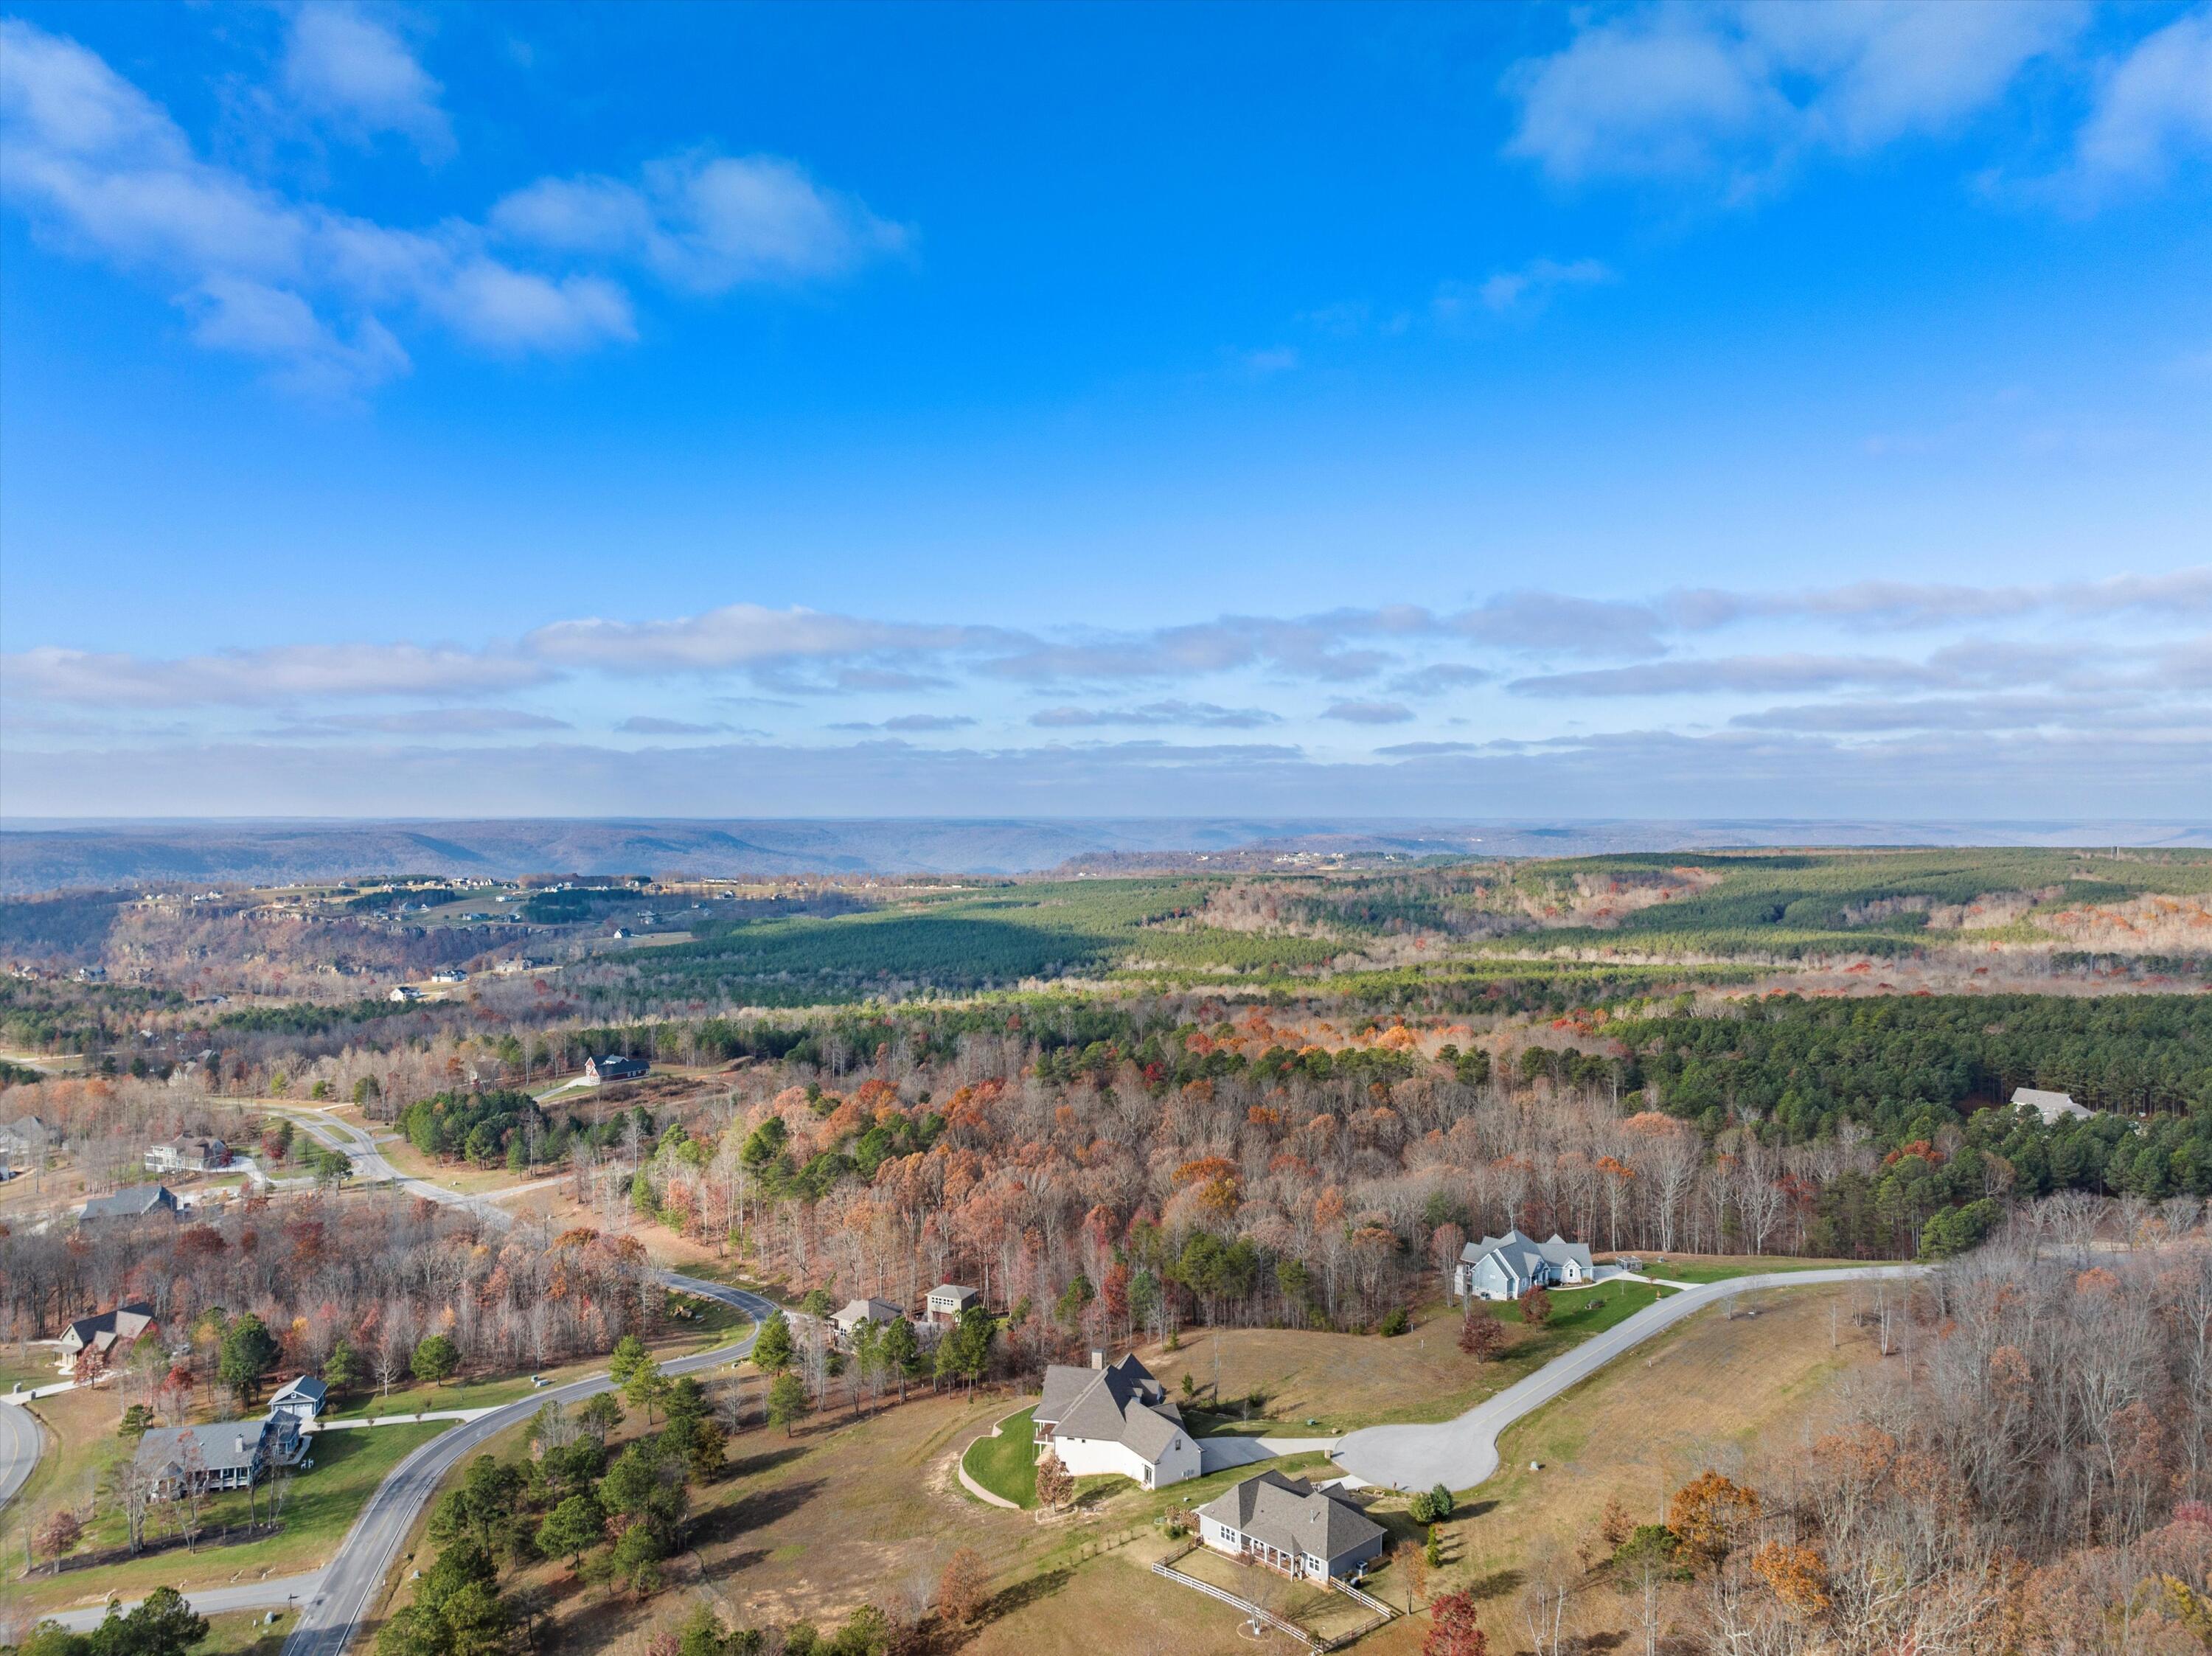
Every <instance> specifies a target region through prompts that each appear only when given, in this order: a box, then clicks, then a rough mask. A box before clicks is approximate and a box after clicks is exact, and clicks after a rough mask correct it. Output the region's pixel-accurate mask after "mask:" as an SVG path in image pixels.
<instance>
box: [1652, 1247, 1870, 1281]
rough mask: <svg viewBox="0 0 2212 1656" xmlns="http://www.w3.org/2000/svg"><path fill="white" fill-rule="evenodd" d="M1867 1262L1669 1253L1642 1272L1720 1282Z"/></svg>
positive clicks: (1866, 1262)
mask: <svg viewBox="0 0 2212 1656" xmlns="http://www.w3.org/2000/svg"><path fill="white" fill-rule="evenodd" d="M1868 1263H1869V1261H1867V1260H1865V1259H1776V1258H1774V1257H1773V1256H1772V1255H1771V1254H1770V1255H1768V1256H1766V1257H1765V1258H1757V1257H1753V1256H1749V1255H1733V1256H1729V1255H1703V1256H1699V1255H1692V1256H1689V1257H1686V1258H1674V1257H1672V1256H1670V1257H1669V1258H1668V1260H1667V1263H1666V1264H1664V1265H1661V1264H1659V1263H1658V1262H1657V1261H1656V1260H1646V1261H1645V1262H1644V1275H1645V1276H1647V1277H1665V1278H1667V1279H1668V1281H1669V1282H1675V1283H1723V1282H1726V1281H1727V1280H1728V1279H1729V1277H1759V1276H1764V1275H1766V1274H1767V1273H1769V1272H1772V1271H1832V1270H1835V1269H1837V1268H1838V1267H1839V1266H1845V1265H1866V1264H1868Z"/></svg>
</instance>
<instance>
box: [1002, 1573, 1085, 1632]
mask: <svg viewBox="0 0 2212 1656" xmlns="http://www.w3.org/2000/svg"><path fill="white" fill-rule="evenodd" d="M1074 1579H1075V1571H1074V1569H1073V1568H1072V1567H1071V1566H1069V1565H1066V1564H1062V1565H1060V1566H1059V1567H1058V1568H1054V1569H1048V1570H1046V1571H1044V1572H1043V1573H1042V1574H1037V1575H1032V1576H1030V1577H1029V1578H1027V1579H1026V1580H1020V1581H1017V1582H1015V1583H1014V1585H1013V1586H1011V1587H1007V1588H1006V1589H1004V1590H1003V1591H1002V1592H996V1593H994V1594H993V1595H992V1597H991V1601H990V1602H989V1603H988V1604H985V1605H984V1606H983V1613H982V1615H981V1617H979V1618H978V1619H979V1620H981V1621H984V1622H995V1621H998V1620H1000V1618H1001V1617H1007V1616H1012V1614H1013V1613H1014V1612H1015V1611H1018V1610H1026V1609H1028V1608H1029V1606H1030V1605H1031V1604H1037V1603H1039V1602H1041V1601H1042V1600H1044V1599H1047V1598H1051V1597H1052V1596H1053V1594H1054V1593H1055V1592H1059V1591H1060V1589H1061V1588H1062V1587H1064V1586H1066V1585H1067V1584H1068V1583H1069V1582H1070V1581H1072V1580H1074Z"/></svg>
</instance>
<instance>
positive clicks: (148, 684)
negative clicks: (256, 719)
mask: <svg viewBox="0 0 2212 1656" xmlns="http://www.w3.org/2000/svg"><path fill="white" fill-rule="evenodd" d="M548 677H550V671H549V670H548V669H547V668H546V666H545V665H544V664H543V663H542V662H537V661H531V660H526V659H524V658H520V657H517V656H514V655H512V654H508V653H505V652H491V651H476V650H464V649H459V648H456V647H453V646H445V645H417V644H289V645H277V646H271V647H270V648H267V649H260V650H225V651H219V652H215V653H213V654H210V655H199V656H183V657H179V658H173V659H170V660H160V659H155V658H147V657H143V656H131V655H123V654H119V653H115V652H108V653H95V652H91V651H86V650H63V649H56V648H52V647H51V646H40V647H39V648H36V649H31V650H25V651H22V652H19V653H16V654H14V655H10V656H8V657H6V658H0V683H4V684H5V686H6V687H7V689H8V693H9V695H18V696H28V697H33V698H35V699H38V700H41V701H64V702H76V703H80V704H84V705H90V706H105V707H204V706H233V707H268V706H271V705H276V704H279V703H283V702H286V701H296V700H299V699H301V698H303V697H320V696H387V695H487V694H491V693H494V692H497V691H501V690H511V689H514V688H519V687H521V686H524V685H529V684H537V683H541V682H544V680H545V679H546V678H548Z"/></svg>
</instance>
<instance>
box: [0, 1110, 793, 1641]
mask: <svg viewBox="0 0 2212 1656" xmlns="http://www.w3.org/2000/svg"><path fill="white" fill-rule="evenodd" d="M264 1107H265V1106H264ZM285 1113H287V1114H288V1115H290V1116H291V1117H292V1118H293V1119H295V1120H296V1121H298V1122H299V1123H300V1125H302V1126H304V1127H305V1128H306V1129H307V1131H308V1132H309V1133H311V1134H312V1135H313V1137H317V1138H319V1139H320V1140H321V1141H322V1142H323V1143H325V1144H329V1145H331V1146H332V1147H333V1148H335V1149H342V1150H343V1151H344V1152H345V1153H346V1154H347V1156H349V1157H351V1158H352V1161H353V1165H354V1172H355V1174H356V1175H357V1176H359V1177H362V1178H365V1179H389V1180H392V1181H394V1182H395V1183H396V1184H398V1185H400V1186H404V1187H405V1188H406V1189H407V1190H408V1191H410V1192H412V1193H413V1194H415V1195H417V1196H427V1197H428V1198H430V1199H431V1200H432V1201H434V1202H442V1203H445V1204H447V1205H448V1206H452V1207H467V1208H473V1209H474V1210H476V1211H477V1212H478V1213H480V1214H482V1215H483V1216H484V1217H485V1218H487V1219H489V1220H491V1221H492V1222H495V1223H499V1224H506V1223H508V1222H512V1221H513V1217H514V1216H513V1214H511V1213H509V1212H507V1210H504V1209H502V1208H501V1207H498V1206H496V1205H495V1204H494V1203H493V1202H492V1201H490V1200H488V1199H486V1198H480V1197H474V1196H465V1195H462V1194H461V1193H460V1192H457V1191H450V1190H441V1189H439V1187H438V1186H435V1185H432V1184H428V1183H425V1182H424V1181H423V1180H419V1179H410V1178H409V1177H407V1176H406V1175H404V1174H402V1173H400V1172H399V1170H398V1168H394V1167H393V1166H392V1164H391V1163H390V1162H387V1161H386V1160H385V1159H384V1156H383V1155H382V1153H381V1152H380V1151H379V1150H378V1149H377V1148H376V1143H375V1141H374V1139H373V1138H371V1137H369V1135H368V1132H367V1131H364V1130H363V1129H362V1128H360V1127H357V1126H356V1125H354V1124H353V1123H351V1122H349V1121H343V1120H338V1119H333V1118H332V1117H331V1116H328V1115H325V1114H324V1113H322V1112H320V1111H317V1110H307V1109H298V1108H293V1109H288V1110H287V1111H286V1112H285ZM659 1277H660V1280H661V1282H662V1283H665V1284H666V1285H667V1286H668V1287H670V1288H672V1289H677V1290H678V1291H679V1292H681V1293H685V1294H692V1295H697V1296H699V1297H700V1298H701V1299H707V1300H716V1301H720V1302H721V1303H722V1304H724V1305H728V1306H734V1307H737V1308H738V1310H740V1311H743V1312H744V1313H745V1314H746V1315H748V1316H750V1317H751V1318H752V1319H754V1320H755V1321H756V1322H758V1321H759V1320H760V1319H762V1318H763V1317H766V1316H768V1315H769V1313H771V1312H773V1311H774V1310H775V1305H774V1304H773V1303H772V1302H771V1301H768V1300H764V1299H763V1298H762V1297H761V1296H760V1295H757V1294H748V1293H746V1292H745V1291H744V1289H741V1288H731V1287H728V1286H726V1284H724V1283H710V1282H708V1281H706V1280H704V1279H703V1278H701V1277H686V1276H684V1275H683V1274H681V1273H680V1272H677V1271H661V1272H659ZM754 1338H755V1336H754V1335H752V1334H748V1335H747V1336H746V1337H745V1338H744V1339H742V1340H738V1341H734V1342H732V1343H730V1344H725V1345H719V1346H716V1347H715V1348H714V1350H710V1351H702V1352H699V1353H697V1354H696V1355H695V1356H688V1357H677V1358H673V1359H671V1360H670V1361H669V1362H665V1363H664V1364H662V1365H661V1372H662V1373H663V1374H694V1373H696V1372H698V1371H700V1370H702V1369H707V1368H715V1367H717V1366H718V1365H720V1364H724V1363H728V1362H735V1361H736V1360H737V1359H738V1357H740V1356H744V1354H745V1353H746V1352H748V1351H750V1350H752V1343H753V1339H754ZM612 1385H613V1381H612V1380H611V1379H610V1378H609V1377H608V1376H606V1375H605V1374H595V1375H593V1376H592V1377H591V1378H589V1379H587V1380H573V1381H571V1382H570V1383H569V1384H568V1385H566V1386H552V1387H549V1388H548V1389H547V1390H545V1391H543V1392H538V1393H537V1394H536V1395H535V1396H533V1397H529V1398H522V1399H521V1400H520V1401H519V1402H515V1403H511V1404H507V1405H506V1406H505V1407H504V1408H500V1409H495V1410H489V1412H487V1413H485V1414H483V1415H481V1416H478V1417H477V1418H476V1419H474V1420H471V1421H467V1422H464V1423H462V1424H461V1425H459V1426H457V1427H455V1428H454V1429H453V1430H452V1431H449V1432H441V1433H440V1434H439V1435H437V1436H436V1437H435V1438H432V1439H431V1440H430V1441H428V1443H426V1444H424V1445H422V1447H420V1448H418V1449H416V1451H415V1452H414V1453H412V1454H410V1455H409V1456H408V1457H407V1459H404V1460H403V1461H401V1462H400V1463H399V1465H397V1466H395V1467H393V1468H392V1471H391V1472H390V1473H388V1474H387V1475H386V1477H385V1480H384V1482H383V1483H380V1484H379V1485H378V1486H377V1488H376V1492H375V1494H374V1495H371V1496H370V1497H369V1498H368V1505H366V1506H365V1507H362V1511H361V1515H360V1516H359V1517H358V1518H356V1519H355V1520H354V1523H353V1527H352V1528H351V1529H350V1530H349V1531H347V1532H346V1536H345V1539H344V1540H343V1541H342V1542H340V1543H339V1544H338V1548H337V1552H336V1554H335V1555H334V1556H332V1558H331V1562H329V1563H328V1564H326V1565H325V1567H324V1568H322V1569H321V1570H319V1571H317V1572H315V1573H313V1574H309V1575H301V1576H287V1577H282V1578H276V1579H273V1580H268V1581H264V1582H259V1583H253V1584H246V1585H241V1586H234V1587H220V1588H210V1589H208V1590H207V1591H205V1592H198V1593H195V1594H194V1595H193V1596H192V1603H193V1605H194V1607H195V1608H197V1609H201V1610H207V1609H211V1608H221V1609H225V1610H258V1609H262V1608H264V1607H265V1608H270V1609H274V1608H276V1607H277V1606H279V1605H282V1604H285V1603H287V1602H289V1598H290V1597H292V1596H298V1597H299V1598H300V1599H301V1605H302V1608H301V1611H300V1619H299V1622H298V1623H296V1624H295V1626H294V1628H293V1629H292V1633H291V1636H290V1637H289V1638H288V1639H287V1640H286V1641H284V1650H283V1656H341V1653H343V1651H344V1650H345V1648H346V1647H347V1646H348V1645H349V1644H350V1643H351V1642H352V1641H353V1638H354V1635H355V1633H356V1631H357V1630H358V1629H359V1627H360V1625H361V1623H362V1621H363V1620H365V1619H366V1618H367V1617H368V1611H369V1607H370V1605H371V1604H373V1603H374V1600H375V1598H376V1596H377V1593H378V1591H379V1589H380V1588H381V1587H382V1586H383V1584H384V1578H385V1575H386V1572H387V1571H388V1570H389V1569H390V1568H391V1565H392V1558H393V1557H394V1556H396V1555H397V1554H398V1550H399V1548H400V1545H401V1544H402V1543H404V1541H405V1540H406V1538H407V1532H408V1531H409V1530H410V1528H412V1527H413V1526H414V1523H415V1519H416V1514H417V1513H420V1512H421V1511H422V1507H423V1506H424V1505H425V1504H426V1503H427V1502H428V1501H429V1499H430V1497H431V1496H432V1495H435V1494H436V1492H437V1489H438V1485H439V1483H441V1481H442V1480H443V1479H444V1477H445V1476H446V1474H447V1472H448V1471H452V1470H453V1467H454V1466H455V1465H457V1464H459V1462H460V1461H461V1460H462V1459H464V1458H465V1456H467V1455H469V1454H470V1453H473V1452H474V1451H475V1450H477V1448H479V1447H482V1445H483V1442H484V1441H485V1440H486V1439H488V1438H489V1437H491V1436H493V1435H495V1434H497V1433H500V1432H503V1431H505V1430H506V1429H507V1428H508V1427H510V1426H514V1425H518V1424H520V1422H523V1421H526V1420H527V1419H529V1418H530V1416H532V1415H533V1414H535V1413H536V1412H537V1411H538V1409H539V1408H541V1407H542V1406H543V1405H544V1404H547V1403H549V1402H554V1401H558V1402H561V1403H580V1402H581V1401H582V1400H583V1399H584V1398H588V1397H590V1396H592V1394H593V1393H594V1392H604V1391H606V1390H607V1389H609V1387H610V1386H612ZM0 1410H4V1411H5V1412H9V1413H13V1412H15V1411H14V1410H5V1409H4V1405H0ZM303 1582H304V1583H307V1584H309V1585H308V1586H307V1587H305V1588H304V1589H303V1587H302V1586H301V1584H302V1583H303ZM218 1598H220V1599H221V1600H222V1602H221V1604H217V1602H216V1601H217V1599H218ZM129 1607H130V1605H129V1604H125V1608H126V1609H128V1608H129ZM80 1614H82V1615H87V1616H90V1617H92V1620H93V1623H94V1625H96V1624H97V1623H98V1620H99V1612H98V1611H85V1612H81V1613H80Z"/></svg>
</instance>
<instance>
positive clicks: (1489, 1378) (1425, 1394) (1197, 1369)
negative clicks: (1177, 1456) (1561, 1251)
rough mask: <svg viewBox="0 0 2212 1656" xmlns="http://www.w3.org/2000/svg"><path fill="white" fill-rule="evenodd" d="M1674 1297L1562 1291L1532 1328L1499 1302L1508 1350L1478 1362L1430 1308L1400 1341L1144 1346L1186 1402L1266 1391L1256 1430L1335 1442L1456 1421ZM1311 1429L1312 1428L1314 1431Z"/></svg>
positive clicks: (1295, 1339) (1359, 1338)
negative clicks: (1185, 1383) (1188, 1386)
mask: <svg viewBox="0 0 2212 1656" xmlns="http://www.w3.org/2000/svg"><path fill="white" fill-rule="evenodd" d="M1665 1291H1666V1290H1664V1289H1656V1288H1652V1287H1649V1286H1647V1285H1645V1284H1644V1283H1620V1284H1613V1283H1607V1284H1606V1285H1605V1286H1603V1287H1601V1288H1595V1289H1579V1290H1577V1291H1576V1292H1573V1293H1560V1294H1554V1295H1553V1296H1552V1303H1553V1307H1555V1309H1554V1310H1553V1315H1552V1319H1551V1321H1550V1322H1549V1323H1548V1324H1547V1325H1545V1326H1544V1327H1543V1328H1541V1329H1534V1330H1532V1329H1529V1328H1527V1327H1525V1326H1523V1325H1522V1322H1521V1313H1520V1310H1519V1307H1516V1306H1511V1305H1503V1306H1494V1307H1491V1310H1492V1313H1494V1314H1495V1315H1496V1316H1497V1318H1498V1320H1499V1321H1500V1322H1501V1323H1504V1325H1505V1327H1506V1338H1507V1344H1506V1348H1505V1351H1504V1355H1503V1356H1500V1357H1498V1359H1497V1360H1495V1361H1494V1362H1477V1361H1475V1359H1474V1358H1473V1357H1470V1356H1468V1355H1467V1354H1466V1353H1465V1352H1463V1351H1462V1350H1460V1349H1459V1344H1458V1341H1459V1328H1460V1317H1459V1313H1458V1311H1457V1310H1455V1309H1452V1308H1449V1307H1445V1306H1443V1305H1441V1304H1430V1305H1427V1306H1424V1307H1421V1308H1420V1309H1419V1311H1418V1312H1416V1313H1415V1315H1414V1324H1413V1327H1412V1328H1411V1329H1410V1330H1408V1331H1407V1332H1406V1333H1403V1334H1401V1335H1399V1336H1398V1337H1397V1338H1395V1339H1385V1338H1383V1337H1382V1336H1380V1335H1376V1334H1323V1333H1316V1332H1313V1331H1309V1330H1304V1329H1289V1328H1223V1329H1212V1328H1196V1329H1189V1330H1186V1331H1184V1333H1183V1335H1182V1343H1181V1347H1180V1349H1179V1350H1174V1351H1169V1350H1165V1349H1164V1348H1163V1347H1160V1346H1158V1345H1151V1346H1146V1347H1143V1348H1141V1349H1140V1350H1139V1357H1140V1359H1141V1360H1142V1362H1144V1364H1145V1366H1146V1368H1150V1369H1151V1370H1152V1373H1154V1374H1157V1375H1158V1376H1159V1377H1160V1380H1161V1381H1162V1383H1163V1384H1164V1385H1165V1386H1167V1388H1168V1390H1169V1392H1170V1394H1176V1393H1177V1392H1178V1389H1179V1387H1180V1386H1181V1384H1182V1376H1183V1375H1184V1374H1188V1375H1189V1376H1190V1377H1191V1379H1192V1380H1193V1381H1194V1382H1195V1384H1196V1385H1197V1387H1198V1392H1199V1397H1200V1401H1201V1404H1204V1403H1206V1402H1208V1401H1210V1400H1211V1399H1212V1397H1213V1395H1214V1374H1215V1360H1216V1357H1217V1355H1218V1358H1219V1373H1220V1392H1219V1395H1220V1397H1221V1398H1223V1399H1225V1402H1226V1403H1227V1404H1228V1405H1229V1406H1230V1407H1231V1408H1232V1409H1233V1408H1234V1407H1235V1405H1236V1404H1237V1402H1238V1401H1239V1400H1240V1399H1243V1398H1247V1397H1249V1396H1250V1395H1252V1394H1253V1393H1254V1392H1258V1393H1260V1394H1261V1397H1262V1398H1263V1399H1264V1401H1263V1403H1262V1405H1261V1408H1259V1409H1258V1410H1254V1422H1253V1426H1251V1427H1249V1428H1248V1427H1243V1426H1240V1427H1238V1428H1237V1429H1239V1430H1251V1429H1258V1428H1259V1427H1260V1426H1261V1424H1262V1423H1264V1424H1265V1425H1266V1426H1267V1428H1269V1429H1272V1430H1273V1431H1274V1432H1277V1433H1280V1434H1284V1435H1299V1436H1308V1437H1310V1436H1315V1435H1338V1434H1341V1433H1344V1432H1348V1431H1352V1430H1353V1429H1356V1428H1358V1427H1362V1426H1382V1425H1388V1424H1389V1423H1391V1422H1398V1421H1432V1420H1449V1418H1451V1416H1454V1415H1457V1414H1462V1413H1463V1412H1465V1411H1466V1410H1468V1409H1471V1408H1473V1407H1474V1405H1475V1404H1478V1403H1480V1402H1481V1401H1482V1400H1483V1399H1484V1398H1488V1397H1493V1396H1495V1395H1496V1394H1497V1393H1498V1392H1502V1391H1504V1389H1505V1388H1506V1387H1507V1386H1510V1385H1512V1384H1513V1382H1514V1381H1516V1380H1519V1379H1520V1378H1521V1377H1522V1375H1524V1374H1528V1372H1529V1371H1530V1370H1531V1369H1534V1368H1538V1367H1540V1366H1541V1365H1542V1364H1544V1363H1547V1362H1550V1361H1551V1360H1552V1359H1553V1357H1555V1356H1558V1355H1559V1353H1560V1352H1562V1351H1565V1350H1568V1349H1569V1348H1570V1347H1572V1346H1575V1345H1579V1344H1581V1343H1582V1342H1583V1341H1584V1340H1586V1339H1588V1338H1590V1337H1591V1336H1592V1335H1594V1334H1597V1333H1600V1332H1602V1331H1604V1330H1606V1329H1607V1328H1610V1327H1612V1326H1613V1325H1614V1324H1616V1323H1619V1322H1621V1321H1623V1320H1625V1319H1626V1318H1628V1317H1630V1316H1632V1315H1633V1314H1634V1313H1636V1312H1638V1311H1641V1310H1642V1309H1643V1308H1644V1307H1645V1306H1648V1305H1650V1304H1651V1303H1652V1302H1653V1301H1656V1300H1657V1299H1658V1298H1660V1297H1661V1295H1662V1294H1664V1292H1665ZM1308 1422H1312V1423H1311V1424H1309V1423H1308Z"/></svg>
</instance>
